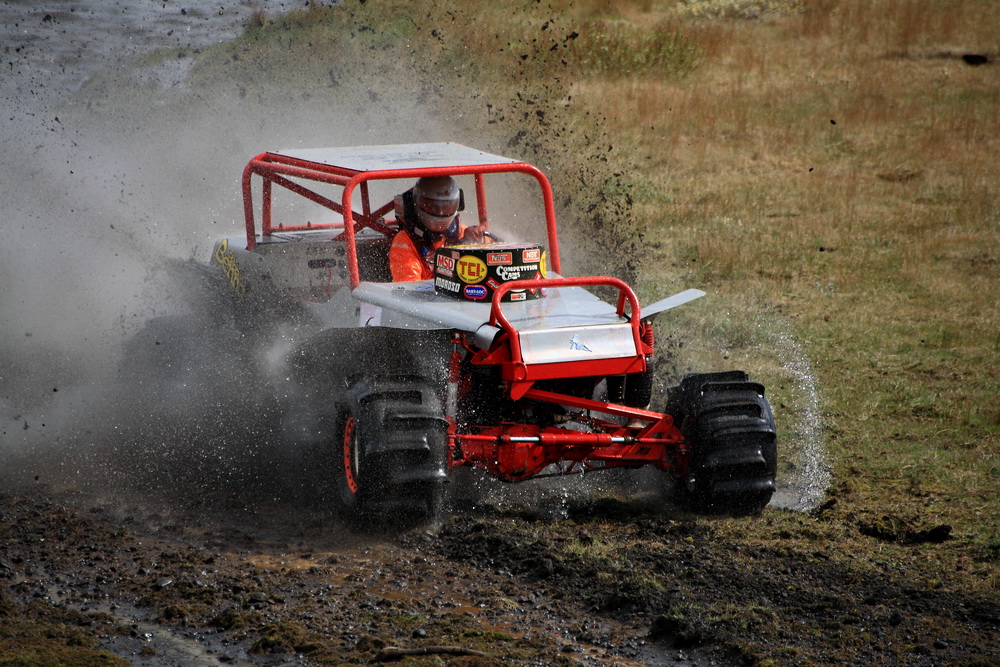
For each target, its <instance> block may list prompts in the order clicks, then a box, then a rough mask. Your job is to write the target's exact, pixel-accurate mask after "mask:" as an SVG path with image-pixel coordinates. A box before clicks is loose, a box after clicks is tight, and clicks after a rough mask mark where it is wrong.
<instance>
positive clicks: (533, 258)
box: [521, 248, 542, 263]
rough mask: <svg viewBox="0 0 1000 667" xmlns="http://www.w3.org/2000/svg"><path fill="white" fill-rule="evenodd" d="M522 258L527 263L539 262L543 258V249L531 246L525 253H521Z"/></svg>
mask: <svg viewBox="0 0 1000 667" xmlns="http://www.w3.org/2000/svg"><path fill="white" fill-rule="evenodd" d="M521 258H522V261H524V262H525V263H528V262H537V261H538V260H540V259H541V258H542V250H541V248H530V249H528V250H525V251H524V253H523V254H522V255H521Z"/></svg>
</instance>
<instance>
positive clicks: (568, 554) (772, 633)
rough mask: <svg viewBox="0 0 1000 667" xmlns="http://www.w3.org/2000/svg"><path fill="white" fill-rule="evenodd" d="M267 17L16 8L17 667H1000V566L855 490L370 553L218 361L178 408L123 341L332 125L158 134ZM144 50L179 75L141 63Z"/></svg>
mask: <svg viewBox="0 0 1000 667" xmlns="http://www.w3.org/2000/svg"><path fill="white" fill-rule="evenodd" d="M258 7H264V8H265V9H266V10H267V11H268V12H279V11H283V10H285V9H286V7H285V3H281V2H271V3H267V2H262V3H255V4H252V5H251V4H249V3H233V4H227V5H226V6H222V5H221V4H220V5H219V6H218V7H215V6H214V5H213V6H209V5H197V6H192V7H189V8H185V7H180V6H176V5H175V4H174V3H173V2H161V3H148V2H139V1H138V0H136V1H134V2H127V1H126V0H120V1H118V2H115V3H105V2H75V3H69V2H65V3H59V2H54V3H49V4H48V5H46V6H35V5H32V6H30V7H29V6H27V5H26V4H25V3H16V2H5V3H2V6H0V14H2V16H3V21H4V26H3V32H2V33H0V36H2V38H3V45H2V48H3V55H4V60H3V66H4V70H5V77H4V79H3V80H2V94H3V100H2V103H3V116H4V122H5V125H4V130H3V133H2V135H0V148H2V149H3V150H2V153H0V155H2V158H0V160H2V161H0V167H2V169H3V171H2V176H3V181H4V183H5V185H6V186H7V190H6V193H5V195H4V200H3V201H4V210H3V216H4V217H3V221H2V222H3V232H4V234H5V243H4V246H3V249H2V252H3V255H2V260H3V261H2V265H0V278H2V279H3V281H4V282H3V285H4V290H3V292H2V294H0V307H2V311H3V319H2V322H0V333H2V334H3V340H4V345H3V346H2V348H0V371H2V376H3V385H2V388H3V395H2V397H0V409H2V419H3V421H2V447H0V455H2V465H3V470H2V471H0V483H2V484H3V486H2V487H0V664H17V665H19V664H81V665H83V664H102V663H103V664H115V663H124V662H133V663H136V664H145V665H212V664H255V665H272V664H273V665H283V664H344V663H382V662H394V661H400V662H402V663H403V664H413V665H415V664H442V663H444V664H467V665H472V664H523V665H549V664H567V665H571V664H604V665H611V664H619V665H640V664H642V665H647V664H650V665H655V664H677V665H685V664H693V665H711V664H716V665H743V664H747V665H751V664H773V665H793V664H829V665H834V664H837V665H840V664H853V665H869V664H893V665H945V664H955V665H996V664H1000V638H998V625H1000V604H998V602H997V600H996V599H992V598H988V597H985V596H983V595H981V594H979V593H977V592H975V591H974V590H970V589H969V588H968V587H967V586H964V585H960V584H957V583H956V573H958V572H968V571H970V570H974V569H977V568H979V567H980V565H981V563H978V562H977V561H976V558H978V557H977V556H976V555H975V552H974V551H973V550H971V549H969V550H965V551H963V550H961V549H957V548H953V546H954V545H955V543H956V542H957V541H961V540H966V539H969V538H968V536H954V535H952V534H951V530H950V528H949V527H948V526H943V525H933V524H932V525H925V524H923V523H920V522H919V521H913V520H903V519H899V518H898V517H886V518H885V519H884V520H881V521H871V520H869V519H867V518H858V517H853V516H851V515H849V514H848V513H846V512H842V511H841V510H840V509H839V508H838V506H837V503H836V486H835V487H834V488H833V489H832V490H831V494H830V496H829V497H828V498H827V499H826V500H825V501H824V502H822V503H821V504H818V505H816V504H815V503H806V504H805V505H804V506H805V507H806V509H805V510H804V511H794V510H792V509H784V507H798V508H799V510H802V508H803V504H802V503H799V502H797V501H796V498H795V497H794V496H795V491H796V489H794V488H791V487H790V486H789V485H788V482H787V481H783V485H784V486H783V489H782V490H783V492H785V493H786V494H791V500H788V501H787V502H785V503H782V505H781V507H778V506H772V507H769V508H768V509H766V510H765V512H764V513H763V515H762V516H761V517H759V518H743V519H727V518H719V517H704V516H695V515H691V514H687V513H684V512H682V511H680V510H679V509H677V508H675V507H673V506H672V505H670V504H669V503H666V502H665V501H663V500H662V498H661V497H660V496H659V495H658V489H657V485H656V484H655V483H651V482H650V481H649V480H647V479H632V480H622V479H617V478H615V479H600V478H594V479H593V480H580V479H570V480H565V481H561V480H557V481H548V482H537V483H536V482H532V483H529V484H526V485H523V486H520V487H510V486H507V487H502V486H499V485H493V484H487V483H485V482H483V481H482V480H472V481H471V482H470V481H469V480H466V481H465V482H464V483H462V484H458V483H456V484H455V486H456V487H459V488H457V489H456V493H455V494H454V495H453V498H452V501H451V506H450V507H449V510H448V513H447V516H446V518H445V519H444V520H443V522H442V524H441V525H439V526H428V527H421V528H418V529H415V530H410V531H406V532H395V533H394V532H383V533H377V532H376V533H370V534H358V533H353V532H351V531H348V530H347V529H346V528H345V527H344V524H343V522H342V521H341V519H340V518H339V517H337V516H335V515H334V514H333V513H332V510H331V508H330V506H329V504H327V503H324V502H322V500H321V499H317V498H316V497H314V494H310V493H308V492H306V491H304V489H309V488H310V486H311V484H312V483H313V482H315V480H314V479H309V478H307V477H305V476H303V477H302V478H301V479H297V478H296V477H294V476H292V477H291V478H289V477H287V476H286V477H285V478H284V480H285V481H284V483H278V481H277V478H276V476H274V475H271V474H270V473H271V472H272V471H271V470H270V468H269V464H270V462H269V461H268V459H267V457H266V456H264V455H263V454H260V455H258V454H259V452H257V451H256V450H254V449H253V448H251V447H244V448H234V447H233V446H232V441H233V440H237V441H240V442H241V443H244V444H245V443H246V442H259V443H262V442H264V441H265V440H267V438H265V437H263V436H262V435H261V434H262V433H263V432H264V431H262V430H261V429H262V428H265V427H261V426H260V424H259V423H257V422H255V421H254V420H253V419H249V418H242V416H245V415H247V414H250V413H249V412H248V411H247V407H248V406H249V407H251V408H254V407H260V403H259V401H257V402H255V401H254V400H250V401H249V403H246V402H241V401H240V400H238V395H239V392H232V391H228V392H224V391H221V390H222V389H230V390H231V389H232V388H233V387H234V377H233V376H232V375H231V374H229V373H223V372H219V373H215V372H214V369H213V363H212V361H213V360H212V359H211V358H207V357H206V358H198V359H197V363H196V364H193V365H195V366H197V367H198V368H199V369H201V371H202V374H201V376H200V381H198V382H194V383H190V384H187V383H185V382H183V381H182V382H174V383H173V384H171V385H170V386H171V387H172V389H171V392H167V391H166V389H165V388H164V387H166V385H165V384H163V383H158V382H155V381H153V376H152V375H147V374H145V373H144V372H143V370H142V369H138V370H137V369H136V368H131V369H129V368H124V369H123V368H121V367H120V366H118V365H117V364H118V363H119V362H120V361H121V359H122V353H121V350H120V348H121V347H122V346H123V344H124V343H123V341H126V340H132V341H136V340H138V343H133V347H134V346H135V345H142V344H145V345H147V348H145V351H147V352H149V351H151V350H153V349H162V348H164V347H167V346H166V345H164V344H163V343H166V342H169V341H168V340H166V339H164V340H160V339H159V338H156V337H147V338H142V337H141V336H140V337H139V338H138V339H134V338H131V335H132V334H134V333H135V332H136V331H139V330H144V329H142V327H143V326H144V324H145V323H146V322H147V321H148V320H150V319H151V318H154V317H156V316H160V315H163V314H164V312H165V311H168V312H169V311H170V310H171V307H172V304H171V303H170V301H171V300H170V298H169V297H170V295H169V294H167V293H165V292H164V290H165V289H167V288H165V287H164V285H169V284H170V283H169V281H163V280H162V279H161V278H160V277H150V276H151V275H155V276H159V274H157V273H155V272H154V271H152V270H151V268H152V267H153V266H154V265H155V264H156V263H157V262H158V261H159V260H160V259H163V258H180V259H186V258H190V257H193V256H201V254H204V251H205V250H206V247H210V245H207V244H209V243H210V240H211V239H212V238H214V237H215V236H217V235H218V234H219V233H221V231H227V230H228V231H231V230H233V229H236V230H237V231H238V230H239V224H240V223H239V220H238V215H239V202H238V196H237V195H238V193H237V178H236V174H237V173H238V169H239V168H240V167H241V166H242V162H243V161H245V160H246V158H247V157H249V156H250V155H253V154H255V153H256V152H259V151H260V150H264V149H267V148H273V147H276V146H281V145H282V143H288V142H289V140H290V139H291V138H293V137H298V139H297V140H298V141H302V140H303V139H302V137H306V138H307V139H309V140H311V139H312V137H313V135H314V134H317V133H319V131H318V130H317V128H329V127H331V125H330V124H329V123H326V122H317V121H316V119H315V118H304V117H303V118H300V117H298V115H297V113H296V112H295V110H294V109H292V110H291V111H289V110H288V109H287V108H283V109H282V111H283V114H284V115H280V116H278V115H274V117H272V115H273V114H270V113H269V112H267V110H262V111H260V112H258V115H256V116H255V115H253V114H246V115H241V114H244V113H245V112H246V109H245V108H244V107H245V106H247V105H249V104H250V102H248V101H246V100H252V99H253V98H254V95H253V94H252V93H253V91H251V93H250V94H248V95H247V98H246V100H244V99H243V97H242V96H241V97H240V99H239V100H237V102H238V104H237V106H235V107H229V106H227V104H226V103H225V102H224V101H219V100H215V99H205V100H204V105H203V106H204V113H203V114H202V115H198V116H194V115H191V113H192V112H191V107H190V106H189V107H185V108H184V114H186V115H184V116H183V117H181V118H178V117H175V116H171V115H169V114H168V113H165V112H163V108H164V104H163V100H164V99H165V98H167V97H169V96H170V95H171V94H172V91H174V90H177V91H178V93H180V92H184V84H183V81H184V74H185V72H186V71H187V68H188V67H189V66H190V65H191V62H192V54H193V53H195V52H196V51H197V49H198V48H200V47H201V46H202V45H204V44H209V43H212V42H213V41H216V40H218V39H221V38H223V37H226V36H229V35H232V34H235V32H237V31H238V30H239V29H240V27H241V25H242V23H243V21H245V20H248V18H249V17H250V15H251V14H252V13H253V11H254V9H255V8H258ZM200 30H201V31H202V32H199V31H200ZM150 47H162V48H175V49H178V52H177V53H176V54H175V56H174V57H171V59H170V60H168V61H165V62H164V61H158V62H157V63H156V65H155V66H138V67H131V66H130V67H128V68H126V67H125V65H124V63H125V61H126V60H127V59H129V58H132V57H135V56H137V55H140V54H141V53H143V52H145V51H146V50H148V48H150ZM92 76H97V79H96V82H95V81H94V80H92V79H90V77H92ZM88 82H90V84H91V85H90V90H89V92H88V93H87V94H86V95H84V96H77V95H76V93H77V92H78V91H79V89H80V88H81V87H83V86H85V85H86V84H87V83H88ZM113 86H118V87H120V88H121V89H122V90H125V92H124V93H121V94H119V95H118V96H116V97H115V99H114V103H113V104H109V105H107V106H102V103H103V98H102V95H101V91H102V90H108V89H110V87H113ZM102 87H104V88H102ZM123 100H124V101H125V102H129V103H131V104H132V105H133V108H131V109H122V108H121V107H119V106H118V105H120V104H122V103H123ZM301 106H306V104H305V102H304V101H303V103H302V105H301ZM198 108H201V107H198ZM248 118H249V120H248ZM137 119H139V120H137ZM165 120H166V121H170V123H171V124H169V125H161V123H164V122H165ZM322 120H324V121H325V120H328V119H327V118H325V117H324V118H323V119H322ZM362 120H364V119H362ZM146 121H148V122H146ZM307 121H308V122H307ZM369 121H370V119H369ZM411 123H412V119H409V118H403V119H401V120H399V124H400V126H401V127H402V126H403V125H410V124H411ZM435 123H436V122H435V121H428V122H427V123H424V124H422V125H421V126H420V129H421V130H426V129H427V128H429V127H430V128H433V127H437V126H436V124H435ZM276 127H280V130H278V129H275V128H276ZM401 127H389V129H388V130H386V132H385V135H384V136H383V135H381V134H379V135H378V137H377V139H379V140H384V141H398V140H403V139H405V138H406V135H405V132H404V130H406V131H410V129H411V128H409V127H407V128H402V129H401ZM376 129H379V128H376ZM369 131H371V130H369ZM436 131H437V132H438V134H437V135H435V134H434V132H430V134H429V135H425V136H429V137H430V138H442V139H445V138H449V137H447V136H441V135H440V128H439V129H438V130H436ZM304 132H307V133H309V134H304ZM321 134H322V137H323V140H324V141H328V142H330V143H338V142H340V143H345V142H346V140H345V139H343V138H342V137H331V136H330V131H329V130H328V129H324V130H323V132H322V133H321ZM421 138H424V136H422V137H421ZM350 139H351V140H352V142H353V143H366V142H375V140H376V138H375V137H374V136H372V135H370V134H369V135H365V134H361V135H352V136H351V137H350ZM206 146H210V147H211V148H210V150H206V148H205V147H206ZM206 225H208V226H212V225H214V226H215V227H213V228H211V229H210V230H208V231H195V230H203V228H204V227H205V226H206ZM227 225H228V227H227ZM199 253H200V254H199ZM150 293H154V294H155V296H156V298H155V299H150V298H149V295H150ZM203 333H205V332H203ZM215 333H220V332H215ZM206 335H207V334H206ZM174 342H176V341H174ZM203 342H204V339H200V340H193V341H192V344H191V345H190V346H189V347H190V349H200V348H199V347H198V346H199V344H200V343H203ZM124 346H125V347H126V349H127V348H128V345H127V344H124ZM139 352H140V357H141V356H142V352H143V349H139ZM155 358H156V357H155V356H154V355H152V354H150V355H149V359H150V361H149V363H150V364H153V363H154V361H155ZM125 359H128V357H127V355H126V356H125ZM190 360H191V358H190V357H189V358H188V361H190ZM215 361H216V362H218V361H219V360H218V359H215ZM219 365H222V364H219ZM122 372H125V373H126V374H127V375H129V377H130V378H131V381H132V382H133V384H122V383H120V382H119V380H120V377H121V373H122ZM137 379H138V380H140V381H145V382H144V383H143V382H140V385H135V384H134V383H135V381H136V380H137ZM173 379H174V380H176V379H177V378H173ZM805 379H806V380H808V379H809V378H805ZM137 386H141V388H142V389H141V391H139V390H136V387H137ZM234 394H235V395H236V396H237V398H234V399H230V400H226V401H220V400H218V399H217V397H219V396H222V395H226V396H230V397H231V396H233V395H234ZM258 398H259V397H258ZM109 406H110V407H109ZM113 408H115V409H113ZM122 408H124V410H122ZM116 409H117V411H116ZM123 411H124V412H127V413H128V414H130V415H131V416H132V417H133V419H132V420H131V421H128V420H123V419H122V418H121V416H122V412H123ZM253 414H254V415H255V416H256V417H259V418H260V419H261V422H263V423H264V424H265V425H266V424H267V419H266V418H267V416H268V415H267V414H261V413H259V412H254V413H253ZM234 415H240V416H241V418H238V419H237V418H234ZM223 416H224V417H225V418H223ZM239 429H243V430H242V431H239ZM799 430H802V429H799ZM140 431H141V436H140V437H136V433H137V432H140ZM234 431H235V432H234ZM227 439H228V442H227ZM140 441H141V442H142V443H143V446H142V447H135V446H134V443H136V442H140ZM810 465H812V466H816V465H818V463H817V461H816V460H811V461H806V462H805V464H804V466H803V468H804V469H808V468H809V466H810ZM824 479H825V477H824ZM800 481H801V480H800ZM808 482H809V480H806V481H803V482H802V488H806V487H807V486H808ZM952 554H954V558H952V557H951V556H952ZM986 556H988V554H985V555H984V557H986ZM993 557H994V558H995V554H994V556H993ZM942 564H944V565H942ZM982 590H989V589H988V587H984V588H983V589H982ZM407 651H410V652H414V653H415V654H414V655H406V654H405V652H407ZM421 652H422V653H423V654H421Z"/></svg>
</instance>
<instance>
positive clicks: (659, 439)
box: [450, 392, 690, 482]
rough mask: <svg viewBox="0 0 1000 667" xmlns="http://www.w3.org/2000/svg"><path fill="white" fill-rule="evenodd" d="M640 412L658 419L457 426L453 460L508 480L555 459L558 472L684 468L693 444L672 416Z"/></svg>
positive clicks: (679, 472)
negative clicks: (628, 423)
mask: <svg viewBox="0 0 1000 667" xmlns="http://www.w3.org/2000/svg"><path fill="white" fill-rule="evenodd" d="M541 393H545V392H541ZM529 395H530V394H529ZM533 397H538V398H540V397H541V396H540V395H539V396H533ZM578 400H579V399H578ZM591 403H593V404H595V405H604V406H606V407H609V408H611V407H615V406H610V405H608V404H601V403H600V402H598V401H591ZM636 412H641V413H644V414H645V415H647V416H649V417H653V416H654V415H655V416H656V417H658V418H659V419H656V421H653V422H652V423H650V424H649V425H647V426H645V427H641V428H627V427H623V426H621V425H619V424H616V423H614V422H610V421H606V420H603V419H597V418H593V417H591V418H588V419H586V422H585V423H586V425H587V426H588V427H590V428H591V429H592V430H591V431H578V430H572V429H568V428H561V427H555V426H551V427H541V426H536V425H531V424H515V423H503V424H499V425H496V426H486V427H473V428H471V429H470V432H469V433H457V432H453V433H452V434H451V437H450V440H451V444H452V447H451V466H452V467H453V468H454V467H458V466H474V467H479V468H483V469H485V470H487V471H489V472H490V473H491V474H492V475H493V476H495V477H497V478H498V479H501V480H503V481H506V482H517V481H522V480H525V479H529V478H531V477H537V476H538V475H539V474H540V473H542V471H543V470H545V468H547V467H548V466H550V465H554V464H557V465H559V469H558V472H556V473H554V474H558V475H570V474H578V473H586V472H593V471H596V470H606V469H609V468H637V467H640V466H644V465H654V466H656V467H657V468H659V469H660V470H670V471H672V472H673V474H674V475H675V476H680V475H683V474H685V472H686V470H687V466H688V461H689V456H690V450H689V448H688V446H687V443H686V441H685V440H684V437H683V436H682V435H681V433H680V431H679V430H678V429H677V427H676V426H674V423H673V419H671V417H670V416H669V415H663V414H658V413H650V412H647V411H645V410H641V411H636ZM453 430H454V429H453Z"/></svg>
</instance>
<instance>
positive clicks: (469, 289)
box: [462, 285, 486, 300]
mask: <svg viewBox="0 0 1000 667" xmlns="http://www.w3.org/2000/svg"><path fill="white" fill-rule="evenodd" d="M462 293H463V294H465V298H466V299H476V300H479V299H485V298H486V288H485V287H483V286H482V285H466V286H465V287H464V288H463V289H462Z"/></svg>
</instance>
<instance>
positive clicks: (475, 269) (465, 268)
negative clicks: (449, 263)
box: [456, 255, 486, 283]
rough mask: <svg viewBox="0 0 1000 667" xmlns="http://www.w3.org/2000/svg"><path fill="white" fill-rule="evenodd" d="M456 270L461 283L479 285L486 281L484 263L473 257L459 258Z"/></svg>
mask: <svg viewBox="0 0 1000 667" xmlns="http://www.w3.org/2000/svg"><path fill="white" fill-rule="evenodd" d="M456 268H457V270H458V277H459V278H461V279H462V282H465V283H480V282H482V281H483V280H485V279H486V262H484V261H483V260H481V259H479V258H478V257H474V256H473V255H462V256H461V257H459V258H458V263H457V265H456Z"/></svg>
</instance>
